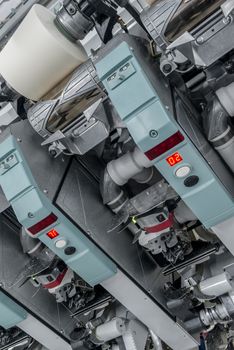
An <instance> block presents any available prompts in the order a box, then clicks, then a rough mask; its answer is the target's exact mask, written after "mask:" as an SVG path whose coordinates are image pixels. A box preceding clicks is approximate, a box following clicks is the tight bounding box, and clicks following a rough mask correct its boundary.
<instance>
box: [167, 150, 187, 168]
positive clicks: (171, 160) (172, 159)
mask: <svg viewBox="0 0 234 350" xmlns="http://www.w3.org/2000/svg"><path fill="white" fill-rule="evenodd" d="M166 160H167V163H168V164H169V165H170V166H174V165H176V164H178V163H180V162H182V160H183V158H182V157H181V155H180V154H179V153H178V152H176V153H174V154H172V155H171V156H170V157H168V158H167V159H166Z"/></svg>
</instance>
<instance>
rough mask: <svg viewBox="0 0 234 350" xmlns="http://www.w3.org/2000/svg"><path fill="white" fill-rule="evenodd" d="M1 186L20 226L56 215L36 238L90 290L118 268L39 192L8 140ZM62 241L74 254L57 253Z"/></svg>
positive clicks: (1, 159)
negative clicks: (52, 232) (52, 233)
mask: <svg viewBox="0 0 234 350" xmlns="http://www.w3.org/2000/svg"><path fill="white" fill-rule="evenodd" d="M0 184H1V186H2V189H3V192H4V194H5V196H6V198H7V200H8V201H9V202H10V204H11V205H12V208H13V209H14V211H15V214H16V216H17V218H18V220H19V222H20V223H21V224H22V225H23V226H24V227H25V228H30V227H32V226H34V225H35V224H37V223H38V222H40V221H41V220H43V219H45V218H46V217H48V216H49V215H50V214H51V213H53V214H54V215H55V216H56V217H57V220H56V222H54V223H53V224H52V225H50V226H48V227H46V228H45V229H42V230H40V231H39V232H38V233H37V234H36V235H35V237H37V238H39V239H40V240H41V241H42V242H43V243H44V244H45V245H47V246H48V247H49V248H50V249H51V250H52V251H54V252H55V253H56V254H57V255H58V256H59V257H60V258H61V259H62V260H63V261H65V262H66V264H67V265H68V266H69V267H71V269H72V270H73V271H75V272H76V273H77V274H78V275H80V276H81V277H82V278H83V279H84V280H85V281H86V282H87V283H89V284H90V285H91V286H94V285H96V284H99V283H100V282H102V281H104V280H105V279H107V278H109V277H111V276H112V275H114V274H115V272H116V267H115V264H114V263H113V262H112V261H111V260H110V259H109V258H108V257H107V256H106V255H105V254H104V253H102V252H101V251H100V250H99V249H98V248H97V247H96V246H95V245H94V244H93V243H92V242H91V241H90V240H89V239H88V238H87V237H86V236H85V235H84V234H83V233H82V232H81V231H80V230H78V229H77V228H76V227H75V226H74V225H73V224H72V223H71V222H70V221H69V220H68V219H67V218H66V217H65V216H64V215H63V214H62V213H61V212H60V211H59V210H58V209H57V208H56V207H55V206H53V205H52V203H51V202H50V201H49V200H48V198H47V197H46V196H45V195H44V194H43V193H42V192H41V191H40V190H39V188H38V187H37V184H36V182H35V180H34V178H33V176H32V173H31V171H30V169H29V167H28V165H27V162H26V160H25V159H24V156H23V154H22V152H21V150H20V142H17V140H16V139H15V138H14V137H13V136H12V135H10V136H8V137H7V138H6V139H5V140H4V141H3V142H2V143H1V147H0ZM51 229H55V230H56V231H57V232H58V234H59V236H58V237H57V238H56V239H51V238H49V237H48V236H47V233H48V232H49V231H50V230H51ZM61 237H63V238H65V239H66V241H67V246H69V247H73V248H75V251H74V253H73V254H71V255H68V254H66V249H58V248H56V246H55V243H56V240H57V239H60V238H61Z"/></svg>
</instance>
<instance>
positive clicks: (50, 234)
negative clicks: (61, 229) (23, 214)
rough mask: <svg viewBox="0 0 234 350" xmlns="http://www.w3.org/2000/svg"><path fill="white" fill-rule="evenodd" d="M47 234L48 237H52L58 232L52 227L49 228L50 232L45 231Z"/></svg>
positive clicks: (57, 234)
mask: <svg viewBox="0 0 234 350" xmlns="http://www.w3.org/2000/svg"><path fill="white" fill-rule="evenodd" d="M47 236H48V237H49V238H50V239H54V238H56V237H58V236H59V233H58V232H57V231H56V230H54V229H53V230H51V231H50V232H48V233H47Z"/></svg>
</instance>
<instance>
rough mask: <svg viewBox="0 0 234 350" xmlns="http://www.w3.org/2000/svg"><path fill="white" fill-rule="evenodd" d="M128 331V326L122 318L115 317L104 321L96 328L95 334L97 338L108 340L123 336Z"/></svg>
mask: <svg viewBox="0 0 234 350" xmlns="http://www.w3.org/2000/svg"><path fill="white" fill-rule="evenodd" d="M125 332H126V326H125V323H124V321H123V320H122V319H121V318H118V317H117V318H114V319H113V320H111V321H109V322H107V323H103V324H101V325H100V326H98V327H97V328H96V331H95V335H96V337H97V339H99V340H101V341H103V342H108V341H110V340H112V339H115V338H118V337H120V336H122V335H123V334H124V333H125Z"/></svg>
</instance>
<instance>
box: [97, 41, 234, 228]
mask: <svg viewBox="0 0 234 350" xmlns="http://www.w3.org/2000/svg"><path fill="white" fill-rule="evenodd" d="M122 38H124V37H122ZM114 40H116V39H114ZM117 40H118V41H117V42H116V47H115V48H114V49H113V50H109V52H108V48H105V51H104V54H102V52H101V53H100V57H102V56H103V57H102V58H99V59H98V60H97V62H96V63H95V65H96V68H97V72H98V75H99V78H100V79H101V80H102V82H103V84H104V85H105V87H106V89H107V91H108V94H109V96H110V99H111V100H112V103H113V104H114V106H115V108H116V109H117V111H118V113H119V115H120V117H121V118H122V120H123V121H124V122H125V124H126V126H127V127H128V129H129V131H130V133H131V135H132V137H133V138H134V140H135V142H136V144H137V145H138V146H139V147H140V148H141V150H142V151H143V152H148V151H149V150H151V149H153V148H154V147H155V146H157V145H159V144H160V143H162V142H163V141H165V140H166V139H167V138H169V137H170V136H172V135H174V134H175V133H177V132H178V131H180V133H181V134H182V135H183V136H184V141H183V142H181V143H179V144H178V145H177V146H175V147H172V148H171V149H170V150H169V151H167V152H165V153H163V154H162V155H160V156H158V157H155V159H154V160H153V161H152V165H155V167H156V168H157V169H158V170H159V171H160V172H161V174H162V175H163V176H164V177H165V178H166V180H167V181H168V182H169V183H170V184H171V186H172V187H173V188H174V189H175V190H176V192H177V193H178V194H179V195H180V196H181V198H182V199H183V200H184V202H185V203H186V204H187V205H188V206H189V207H190V208H191V209H192V211H193V212H194V214H195V215H196V216H197V217H198V218H199V220H200V221H201V222H202V223H203V224H204V225H205V226H206V227H207V228H210V227H212V226H214V225H216V224H218V223H220V222H222V221H224V220H226V219H228V218H230V217H231V216H233V215H234V202H233V198H232V197H231V196H230V195H229V193H228V192H227V191H226V189H225V188H224V187H223V185H222V183H221V182H220V180H219V179H218V178H217V176H216V175H215V173H214V172H213V171H212V169H211V168H210V166H209V164H208V163H207V162H206V161H205V160H204V159H203V158H202V156H201V154H200V153H199V152H198V150H197V149H196V148H195V146H194V145H193V144H192V142H191V141H190V140H189V139H188V137H187V136H186V134H185V133H184V132H183V130H182V129H181V128H180V127H179V125H178V124H177V123H176V122H175V120H174V119H173V117H172V115H171V113H170V111H169V110H168V109H169V107H168V108H167V107H166V106H165V104H163V103H162V101H161V100H160V99H159V96H158V94H157V87H156V86H155V84H153V83H152V80H153V78H152V77H153V75H154V72H153V71H151V74H152V76H150V73H149V71H148V72H146V70H147V68H146V66H142V64H144V63H143V59H142V57H141V59H139V57H140V55H142V53H141V52H140V53H139V52H138V49H136V45H135V46H134V47H133V45H131V44H129V43H128V39H126V40H125V39H122V42H121V43H120V42H119V41H120V40H119V39H117ZM131 40H132V39H131ZM112 47H114V43H112ZM146 64H147V63H146ZM152 130H155V131H156V133H155V137H151V136H150V133H151V131H152ZM175 152H179V154H180V156H181V157H182V159H183V161H182V162H181V163H180V164H178V165H175V166H174V167H171V166H170V165H169V164H168V162H167V161H166V159H167V158H168V157H169V156H171V155H173V154H174V153H175ZM182 165H188V166H190V168H191V173H190V174H189V176H196V177H198V182H197V183H196V184H195V185H194V186H192V187H187V186H186V185H185V182H184V181H185V178H178V177H177V176H176V170H178V167H180V166H182ZM207 199H208V200H207Z"/></svg>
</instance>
